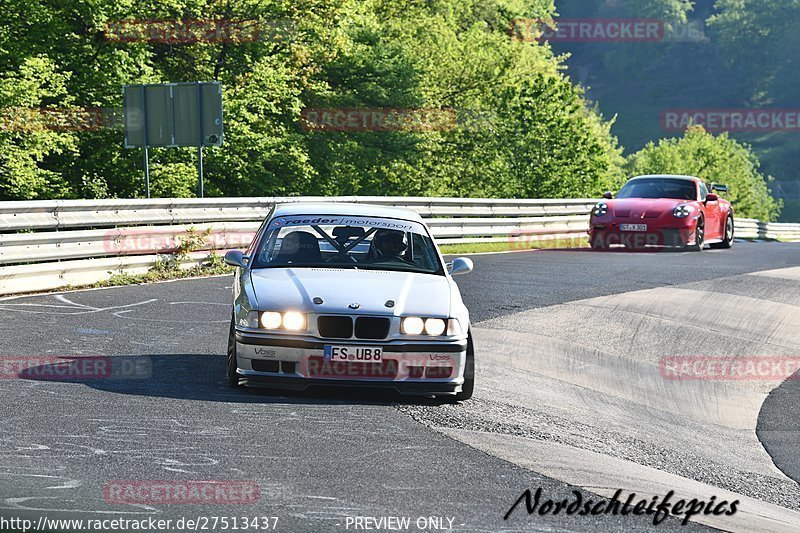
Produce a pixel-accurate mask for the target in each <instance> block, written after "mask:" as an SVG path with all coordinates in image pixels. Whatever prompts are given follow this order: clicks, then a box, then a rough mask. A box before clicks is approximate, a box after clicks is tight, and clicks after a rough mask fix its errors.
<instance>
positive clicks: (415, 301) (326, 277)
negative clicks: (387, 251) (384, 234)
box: [250, 268, 453, 317]
mask: <svg viewBox="0 0 800 533" xmlns="http://www.w3.org/2000/svg"><path fill="white" fill-rule="evenodd" d="M250 279H251V282H252V284H253V289H254V291H255V296H256V299H257V300H258V301H257V302H256V304H257V305H258V307H259V309H262V310H276V311H277V310H283V309H292V310H298V311H303V312H307V313H345V314H352V313H358V314H368V315H369V314H372V315H396V316H400V315H424V316H441V317H447V316H450V308H451V296H452V290H453V287H451V283H452V282H451V280H450V279H449V278H447V277H445V276H437V275H432V274H416V273H409V272H389V271H383V270H355V269H328V268H262V269H256V270H252V271H251V272H250ZM317 297H319V298H322V300H323V303H322V304H320V305H317V304H314V303H313V299H314V298H317ZM388 300H393V301H394V302H395V305H394V307H391V308H390V307H386V302H387V301H388ZM350 304H359V305H360V306H361V307H360V308H358V309H357V310H353V309H351V308H349V307H348V306H349V305H350Z"/></svg>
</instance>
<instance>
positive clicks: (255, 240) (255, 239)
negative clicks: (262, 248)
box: [245, 206, 275, 257]
mask: <svg viewBox="0 0 800 533" xmlns="http://www.w3.org/2000/svg"><path fill="white" fill-rule="evenodd" d="M274 212H275V206H272V209H270V210H269V213H267V218H265V219H264V222H262V223H261V226H259V228H258V231H256V234H255V235H253V240H252V241H250V246H249V247H248V248H247V252H245V254H246V255H249V256H250V257H252V256H253V254H254V253H255V252H256V244H258V238H259V237H260V236H261V233H263V231H264V228H265V227H266V225H267V222H269V220H270V219H271V218H272V213H274Z"/></svg>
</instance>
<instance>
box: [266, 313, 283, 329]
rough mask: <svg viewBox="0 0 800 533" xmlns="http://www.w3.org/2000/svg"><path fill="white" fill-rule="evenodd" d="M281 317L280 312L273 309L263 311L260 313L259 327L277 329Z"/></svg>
mask: <svg viewBox="0 0 800 533" xmlns="http://www.w3.org/2000/svg"><path fill="white" fill-rule="evenodd" d="M281 322H283V317H282V316H281V314H280V313H275V312H273V311H264V312H263V313H261V327H262V328H264V329H278V328H279V327H281Z"/></svg>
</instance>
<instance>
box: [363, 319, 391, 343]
mask: <svg viewBox="0 0 800 533" xmlns="http://www.w3.org/2000/svg"><path fill="white" fill-rule="evenodd" d="M387 335H389V319H388V318H381V317H374V316H361V317H358V318H357V319H356V338H359V339H372V340H380V339H385V338H386V336H387Z"/></svg>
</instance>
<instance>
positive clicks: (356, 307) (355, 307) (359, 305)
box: [347, 304, 361, 309]
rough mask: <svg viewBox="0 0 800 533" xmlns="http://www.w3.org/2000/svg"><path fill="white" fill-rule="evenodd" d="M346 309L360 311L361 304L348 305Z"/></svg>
mask: <svg viewBox="0 0 800 533" xmlns="http://www.w3.org/2000/svg"><path fill="white" fill-rule="evenodd" d="M347 307H349V308H350V309H361V304H350V305H348V306H347Z"/></svg>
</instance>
